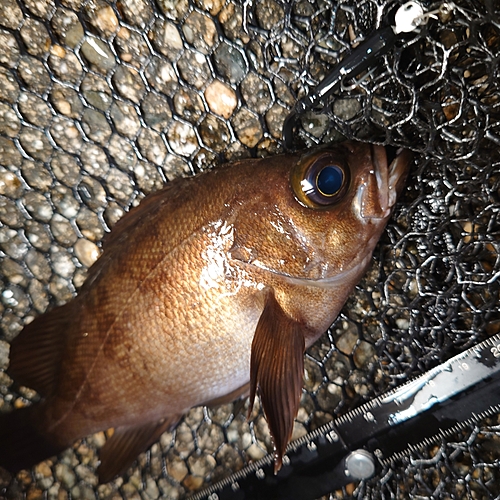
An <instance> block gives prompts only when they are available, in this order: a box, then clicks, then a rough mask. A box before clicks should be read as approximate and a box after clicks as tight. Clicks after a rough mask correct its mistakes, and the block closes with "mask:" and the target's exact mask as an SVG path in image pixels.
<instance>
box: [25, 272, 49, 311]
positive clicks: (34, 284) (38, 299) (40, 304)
mask: <svg viewBox="0 0 500 500" xmlns="http://www.w3.org/2000/svg"><path fill="white" fill-rule="evenodd" d="M28 293H29V295H30V297H31V300H32V302H33V307H34V308H35V309H36V310H37V311H38V312H39V313H43V312H45V311H46V310H47V307H49V296H48V294H47V291H46V290H45V287H44V286H43V285H42V283H40V281H38V280H37V279H30V284H29V287H28Z"/></svg>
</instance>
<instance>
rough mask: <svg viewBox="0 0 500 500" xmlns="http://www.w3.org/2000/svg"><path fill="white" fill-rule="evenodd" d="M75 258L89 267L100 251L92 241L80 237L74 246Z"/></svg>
mask: <svg viewBox="0 0 500 500" xmlns="http://www.w3.org/2000/svg"><path fill="white" fill-rule="evenodd" d="M74 251H75V255H76V257H77V259H78V260H79V261H80V262H81V263H82V264H83V265H84V266H86V267H90V266H91V265H92V264H93V263H94V262H95V261H96V260H97V259H98V258H99V255H100V253H101V251H100V250H99V247H98V246H97V245H96V244H95V243H94V242H92V241H89V240H87V239H85V238H80V239H79V240H78V241H77V242H76V243H75V246H74Z"/></svg>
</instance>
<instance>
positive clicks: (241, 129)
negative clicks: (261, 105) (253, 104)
mask: <svg viewBox="0 0 500 500" xmlns="http://www.w3.org/2000/svg"><path fill="white" fill-rule="evenodd" d="M232 124H233V127H234V131H235V132H236V135H237V136H238V139H239V140H240V141H241V142H242V143H243V144H244V145H245V146H248V147H249V148H253V147H254V146H256V145H257V143H258V142H259V141H260V139H261V138H262V135H263V131H262V126H261V124H260V121H259V119H258V117H257V116H256V115H255V114H253V113H252V112H251V111H248V109H246V108H242V109H240V111H238V112H237V113H236V114H235V115H234V117H233V120H232Z"/></svg>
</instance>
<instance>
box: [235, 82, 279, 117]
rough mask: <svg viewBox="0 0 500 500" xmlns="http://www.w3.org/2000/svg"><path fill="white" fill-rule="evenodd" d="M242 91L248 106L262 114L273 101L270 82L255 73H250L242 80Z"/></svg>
mask: <svg viewBox="0 0 500 500" xmlns="http://www.w3.org/2000/svg"><path fill="white" fill-rule="evenodd" d="M241 93H242V95H243V98H244V99H245V101H246V103H247V105H248V107H249V108H250V109H251V110H253V111H255V112H257V113H260V114H264V113H265V112H266V110H267V109H268V108H269V106H270V105H271V103H272V96H271V88H270V86H269V83H268V82H266V81H264V80H263V79H262V78H261V77H260V76H258V75H257V74H255V73H249V74H248V75H247V76H246V77H245V79H244V80H243V81H242V82H241Z"/></svg>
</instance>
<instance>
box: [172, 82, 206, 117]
mask: <svg viewBox="0 0 500 500" xmlns="http://www.w3.org/2000/svg"><path fill="white" fill-rule="evenodd" d="M174 110H175V112H176V113H177V114H178V115H179V116H180V117H182V118H184V119H185V120H187V121H189V122H191V123H196V122H197V121H198V120H199V119H200V118H201V117H202V116H203V114H204V112H205V108H204V106H203V101H202V99H201V97H200V95H199V94H198V92H195V91H194V90H192V89H187V88H181V89H179V91H178V92H176V94H175V96H174Z"/></svg>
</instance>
